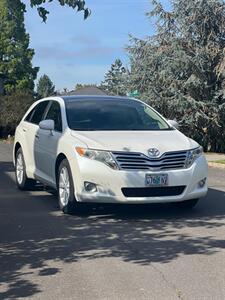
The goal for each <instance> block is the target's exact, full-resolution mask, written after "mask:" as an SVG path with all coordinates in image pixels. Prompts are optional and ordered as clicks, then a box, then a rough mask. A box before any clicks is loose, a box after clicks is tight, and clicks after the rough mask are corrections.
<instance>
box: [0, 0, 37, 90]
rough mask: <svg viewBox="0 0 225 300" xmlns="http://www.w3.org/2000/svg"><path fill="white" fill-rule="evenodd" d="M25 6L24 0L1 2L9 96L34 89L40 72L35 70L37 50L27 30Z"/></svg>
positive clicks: (2, 68) (2, 74) (0, 40)
mask: <svg viewBox="0 0 225 300" xmlns="http://www.w3.org/2000/svg"><path fill="white" fill-rule="evenodd" d="M24 12H25V5H24V4H22V3H21V1H20V0H0V24H1V30H0V78H1V83H0V85H3V88H4V91H5V93H11V92H12V91H13V90H15V89H30V90H33V88H34V79H35V78H36V76H37V72H38V68H33V67H32V62H31V61H32V58H33V55H34V50H33V49H30V48H29V35H28V34H27V33H26V31H25V27H24Z"/></svg>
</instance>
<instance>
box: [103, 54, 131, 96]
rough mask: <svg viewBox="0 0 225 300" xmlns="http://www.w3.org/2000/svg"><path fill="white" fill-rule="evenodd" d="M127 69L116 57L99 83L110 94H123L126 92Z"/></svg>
mask: <svg viewBox="0 0 225 300" xmlns="http://www.w3.org/2000/svg"><path fill="white" fill-rule="evenodd" d="M127 80H128V70H127V69H126V68H125V67H124V66H123V64H122V62H121V60H120V59H116V60H115V62H114V63H113V64H112V65H111V69H110V70H109V71H108V72H107V73H106V74H105V79H104V81H102V83H101V88H103V89H104V90H105V91H106V92H107V93H108V94H110V95H121V96H124V95H126V93H127Z"/></svg>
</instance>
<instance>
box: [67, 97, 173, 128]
mask: <svg viewBox="0 0 225 300" xmlns="http://www.w3.org/2000/svg"><path fill="white" fill-rule="evenodd" d="M65 102H66V114H67V121H68V125H69V127H70V128H71V129H73V130H84V131H90V130H96V131H102V130H112V131H113V130H121V131H122V130H172V129H171V127H169V125H168V124H167V123H166V122H165V121H164V120H163V119H162V118H161V117H160V115H159V114H157V113H156V112H155V111H154V110H152V109H151V108H150V107H149V106H147V105H145V104H144V103H142V102H139V101H136V100H131V99H121V100H111V99H110V100H109V99H105V100H104V99H100V100H99V99H97V100H93V99H91V100H76V99H72V100H71V99H70V100H69V101H65Z"/></svg>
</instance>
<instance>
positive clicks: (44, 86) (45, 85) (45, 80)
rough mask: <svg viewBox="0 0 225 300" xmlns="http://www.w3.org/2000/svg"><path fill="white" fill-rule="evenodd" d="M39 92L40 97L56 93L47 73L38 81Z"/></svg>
mask: <svg viewBox="0 0 225 300" xmlns="http://www.w3.org/2000/svg"><path fill="white" fill-rule="evenodd" d="M37 93H38V96H40V98H45V97H48V96H52V95H54V94H55V86H54V84H53V82H52V81H51V79H50V78H49V77H48V76H47V75H46V74H44V75H43V76H41V77H40V79H39V81H38V84H37Z"/></svg>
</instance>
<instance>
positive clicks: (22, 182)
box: [15, 148, 36, 191]
mask: <svg viewBox="0 0 225 300" xmlns="http://www.w3.org/2000/svg"><path fill="white" fill-rule="evenodd" d="M15 167H16V170H15V175H16V184H17V187H18V188H19V189H20V190H22V191H25V190H31V189H33V188H34V186H35V184H36V181H35V180H33V179H30V178H28V177H27V174H26V165H25V161H24V156H23V151H22V149H21V148H19V149H18V151H17V152H16V162H15Z"/></svg>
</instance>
